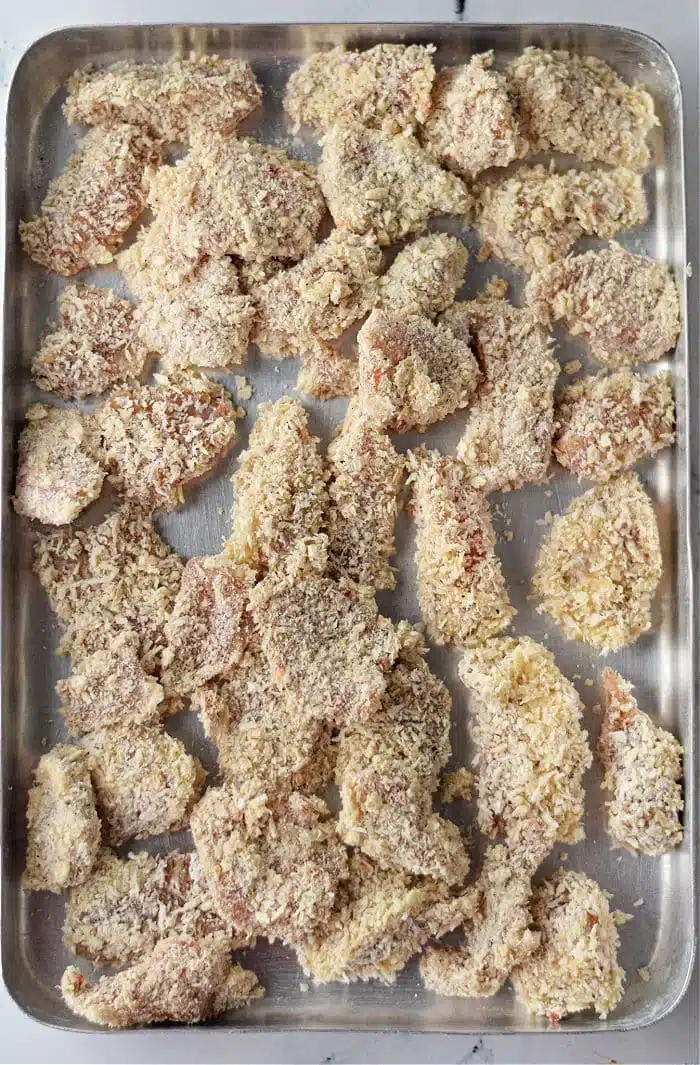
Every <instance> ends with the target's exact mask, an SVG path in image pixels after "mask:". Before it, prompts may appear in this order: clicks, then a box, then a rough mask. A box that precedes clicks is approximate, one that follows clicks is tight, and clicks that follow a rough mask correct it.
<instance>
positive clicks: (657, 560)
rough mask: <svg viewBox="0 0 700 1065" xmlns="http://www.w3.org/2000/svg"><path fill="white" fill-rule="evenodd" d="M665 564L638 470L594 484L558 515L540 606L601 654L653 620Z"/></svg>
mask: <svg viewBox="0 0 700 1065" xmlns="http://www.w3.org/2000/svg"><path fill="white" fill-rule="evenodd" d="M662 571H663V563H662V558H661V547H660V544H659V530H658V526H657V524H656V515H655V514H654V508H653V506H652V503H651V500H650V499H649V497H648V496H647V494H646V492H645V491H644V489H643V488H642V486H641V484H640V482H639V479H638V478H637V476H636V475H635V474H633V473H627V474H622V475H621V476H620V477H616V478H613V480H611V481H609V482H608V483H607V484H602V485H598V486H596V487H595V488H591V489H589V491H588V492H586V493H585V494H584V495H582V496H579V497H578V498H577V499H574V501H573V502H572V503H571V505H570V506H569V508H568V509H567V510H566V512H565V513H564V514H560V515H557V517H555V518H554V522H553V524H552V529H551V532H550V534H549V536H548V537H546V538H545V540H544V541H543V543H542V545H541V547H540V553H539V557H538V559H537V565H536V567H535V572H534V575H533V579H532V591H533V594H534V597H535V598H536V599H539V600H540V605H539V606H538V608H537V609H538V612H539V613H541V614H548V615H549V617H551V618H552V619H553V620H554V621H556V622H557V624H558V625H560V626H561V628H562V630H563V632H564V635H565V636H566V637H567V638H568V639H570V640H581V641H583V642H584V643H588V644H591V646H593V647H597V648H598V650H599V651H600V653H601V654H607V653H608V651H619V650H620V648H621V647H626V646H627V645H628V644H631V643H634V641H635V640H636V639H637V637H638V636H640V635H641V634H642V633H644V632H647V631H648V630H649V628H650V627H651V603H652V600H653V598H654V594H655V592H656V589H657V587H658V584H659V581H660V580H661V574H662Z"/></svg>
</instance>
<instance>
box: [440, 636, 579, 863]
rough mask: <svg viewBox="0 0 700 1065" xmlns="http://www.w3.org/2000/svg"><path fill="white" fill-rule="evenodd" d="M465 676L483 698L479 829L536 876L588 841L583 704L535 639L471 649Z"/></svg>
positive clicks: (477, 737) (478, 732)
mask: <svg viewBox="0 0 700 1065" xmlns="http://www.w3.org/2000/svg"><path fill="white" fill-rule="evenodd" d="M459 675H460V677H461V679H462V681H463V682H464V684H465V685H466V686H467V688H468V689H469V690H470V692H472V693H473V695H474V696H475V697H476V698H475V700H474V702H473V704H472V724H471V728H470V731H471V736H472V739H473V741H474V744H475V746H476V757H475V762H474V764H475V765H476V767H477V773H478V794H479V800H478V809H479V828H480V829H481V831H482V832H483V833H484V835H486V836H489V837H490V838H491V839H497V838H498V837H504V838H505V840H506V842H507V844H508V850H509V854H510V857H511V859H512V860H513V861H514V862H515V863H516V865H517V866H518V867H519V868H523V869H526V870H527V871H529V873H532V872H534V870H535V869H536V868H537V866H538V865H539V864H540V862H541V861H542V860H543V858H545V857H546V855H547V854H548V853H549V851H550V850H551V849H552V847H553V846H554V844H555V843H556V842H561V843H576V842H577V840H580V839H583V835H584V833H583V827H582V825H581V820H582V818H583V812H584V791H583V786H582V783H581V780H582V777H583V774H584V773H585V771H586V770H587V769H588V768H589V766H590V765H591V763H592V757H591V752H590V751H589V749H588V744H587V742H586V741H587V738H588V733H587V732H585V730H584V729H582V728H581V716H582V711H583V705H582V703H581V700H580V698H579V696H578V693H577V692H576V689H575V688H574V686H573V684H571V683H570V682H569V681H568V680H567V679H566V677H564V675H563V674H562V673H561V672H560V671H559V669H558V668H557V665H556V663H555V661H554V656H553V655H552V654H551V652H550V651H548V650H547V649H546V648H544V647H542V646H541V645H540V644H538V643H535V641H534V640H531V639H530V638H529V637H528V636H524V637H522V638H521V639H519V640H515V639H510V638H505V639H500V640H489V641H488V643H486V644H484V646H483V647H475V648H473V649H471V650H469V651H466V652H465V654H464V657H463V658H462V661H461V663H460V666H459Z"/></svg>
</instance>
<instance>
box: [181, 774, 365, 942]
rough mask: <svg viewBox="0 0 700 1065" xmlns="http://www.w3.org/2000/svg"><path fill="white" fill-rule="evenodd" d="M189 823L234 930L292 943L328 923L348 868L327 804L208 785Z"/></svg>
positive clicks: (302, 797)
mask: <svg viewBox="0 0 700 1065" xmlns="http://www.w3.org/2000/svg"><path fill="white" fill-rule="evenodd" d="M191 824H192V836H193V838H194V841H195V845H196V847H197V851H198V853H199V856H200V858H201V860H202V866H203V868H204V874H205V876H206V878H207V881H208V884H209V888H210V890H211V892H212V894H213V895H214V898H215V900H216V902H217V905H218V907H219V909H220V911H221V913H222V914H223V916H224V917H225V918H226V919H227V920H230V921H231V923H232V925H233V927H234V929H235V930H237V931H240V932H242V933H243V934H246V935H247V934H253V935H261V936H266V937H267V938H268V939H269V940H270V941H273V940H275V939H281V940H282V941H283V942H284V943H292V944H293V943H295V942H297V941H298V940H299V939H300V938H301V937H302V936H305V935H307V934H309V933H310V932H312V931H313V930H314V929H315V928H317V927H319V926H320V925H322V924H323V923H324V922H325V921H326V920H327V919H328V916H329V914H330V913H331V910H332V909H333V903H334V900H335V897H336V894H337V891H338V885H339V883H340V881H341V880H343V879H345V877H347V875H348V863H347V855H346V853H345V847H344V846H343V845H342V843H340V841H339V840H338V838H337V836H336V832H335V824H334V822H333V820H332V819H331V818H330V815H329V811H328V807H327V806H326V804H325V803H324V801H323V800H322V799H319V798H315V797H310V796H307V795H300V794H299V793H298V792H292V793H291V794H290V795H286V796H282V797H280V798H277V797H274V796H269V795H265V794H264V793H263V794H260V795H252V796H248V795H245V794H243V793H242V792H239V791H238V790H237V789H236V788H234V787H232V786H230V785H229V786H225V787H223V788H210V789H209V790H208V791H207V793H206V795H205V796H204V798H203V799H202V800H201V802H200V803H199V805H198V806H197V807H196V808H195V810H194V811H193V813H192V821H191Z"/></svg>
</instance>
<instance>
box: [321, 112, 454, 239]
mask: <svg viewBox="0 0 700 1065" xmlns="http://www.w3.org/2000/svg"><path fill="white" fill-rule="evenodd" d="M318 179H319V181H320V183H321V188H322V189H323V194H324V196H325V197H326V201H327V203H328V209H329V210H330V212H331V214H332V216H333V221H334V222H335V224H336V225H337V226H340V228H341V229H350V230H352V231H353V232H354V233H374V234H375V236H376V238H377V240H378V241H379V243H380V244H393V243H394V241H396V240H401V239H402V238H403V237H406V236H408V234H409V233H418V232H420V231H421V230H422V229H425V227H426V225H427V224H428V219H429V218H430V217H431V215H435V214H456V215H468V214H469V213H470V211H471V207H472V197H471V195H470V193H469V191H468V189H467V187H466V185H465V184H464V183H463V182H462V180H461V179H460V178H458V177H457V176H456V175H455V174H448V173H447V172H446V171H445V170H443V169H442V168H441V167H440V165H439V164H438V163H436V162H435V160H434V159H431V158H430V156H429V155H428V154H427V152H424V151H423V149H422V148H421V146H420V145H419V143H418V141H417V140H416V139H415V138H414V137H410V136H408V135H406V134H403V133H399V134H395V135H392V134H389V133H382V132H381V131H379V130H371V129H365V128H363V127H362V126H334V127H333V128H332V129H330V130H329V131H328V133H326V135H325V136H324V138H323V153H322V156H321V163H320V166H319V168H318Z"/></svg>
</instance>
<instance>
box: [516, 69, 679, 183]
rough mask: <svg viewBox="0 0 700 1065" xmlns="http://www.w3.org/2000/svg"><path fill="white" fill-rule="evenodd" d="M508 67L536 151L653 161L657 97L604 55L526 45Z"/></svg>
mask: <svg viewBox="0 0 700 1065" xmlns="http://www.w3.org/2000/svg"><path fill="white" fill-rule="evenodd" d="M509 73H510V77H511V78H512V80H513V83H514V87H515V90H516V92H517V94H518V101H519V106H520V113H521V115H522V118H523V123H524V127H525V132H526V134H527V137H528V139H529V141H530V147H531V149H532V150H533V151H541V150H542V149H548V148H554V149H555V150H556V151H558V152H565V153H567V154H569V155H577V156H578V157H579V159H586V160H593V159H599V160H600V162H602V163H611V164H613V165H615V166H630V167H632V168H633V169H635V170H643V169H644V168H645V167H647V166H648V165H649V161H650V155H649V147H648V145H647V134H648V133H649V131H650V130H651V129H652V128H653V127H654V126H657V125H658V124H659V122H658V119H657V118H656V115H655V114H654V101H653V100H652V98H651V96H650V95H649V93H648V92H645V91H644V90H643V89H640V88H630V86H629V85H627V84H626V83H625V82H624V81H622V79H621V78H619V77H618V76H617V74H616V73H615V71H614V70H613V69H612V67H611V66H609V65H608V64H607V63H606V62H604V60H602V59H598V58H596V57H595V56H592V55H586V56H580V55H572V54H571V53H569V52H545V51H543V50H542V49H541V48H526V49H525V51H524V52H523V53H522V55H519V56H518V57H517V58H516V59H514V60H513V61H512V63H511V64H510V67H509Z"/></svg>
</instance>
